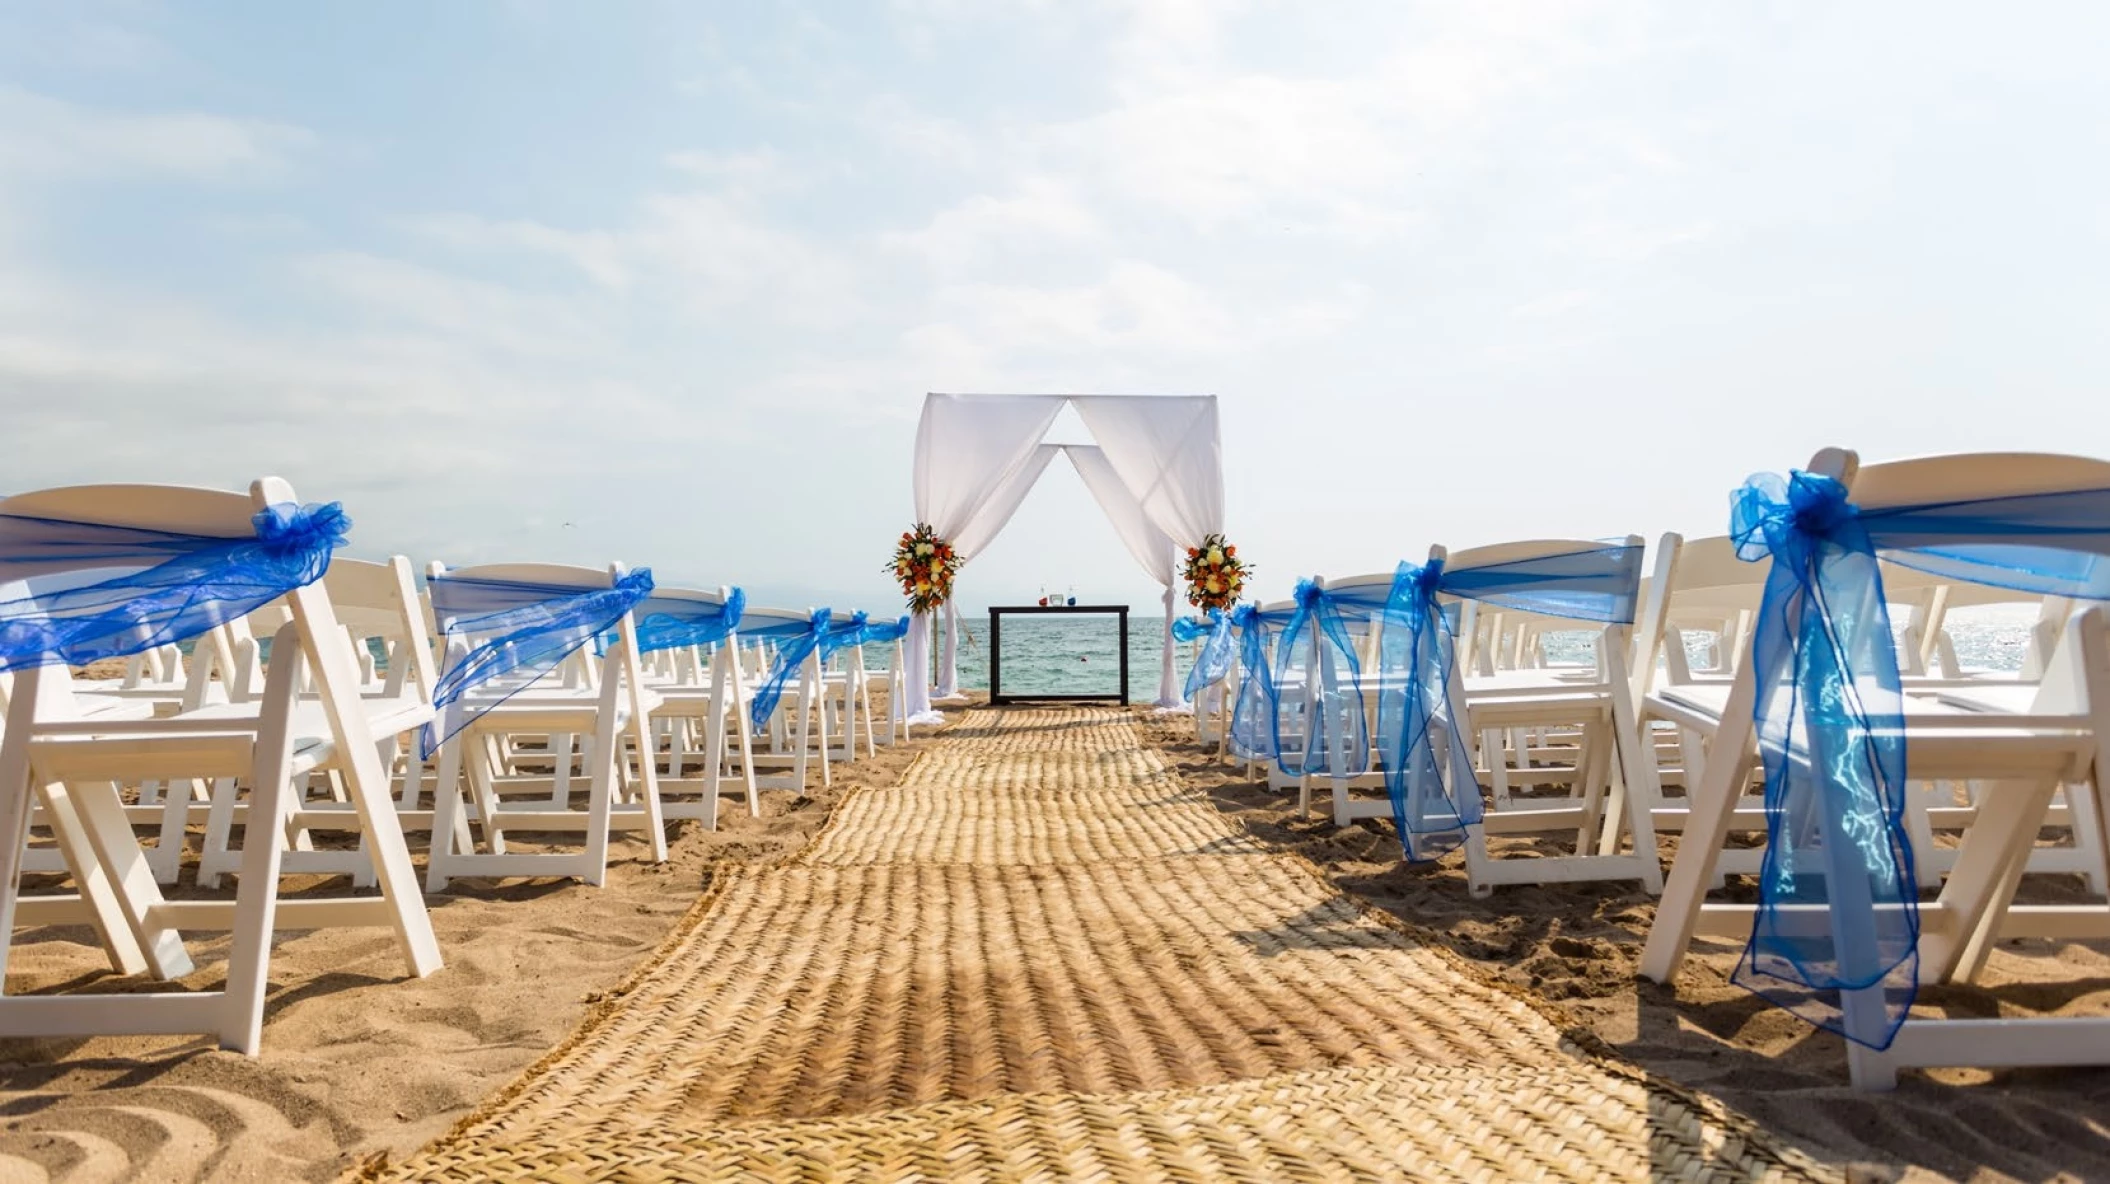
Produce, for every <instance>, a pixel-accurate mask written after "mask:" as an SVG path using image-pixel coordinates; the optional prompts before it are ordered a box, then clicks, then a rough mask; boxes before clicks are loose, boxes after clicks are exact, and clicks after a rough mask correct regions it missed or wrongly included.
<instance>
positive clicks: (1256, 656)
mask: <svg viewBox="0 0 2110 1184" xmlns="http://www.w3.org/2000/svg"><path fill="white" fill-rule="evenodd" d="M1289 618H1290V614H1289V613H1287V612H1282V611H1275V612H1264V611H1262V610H1261V608H1260V606H1259V605H1257V604H1241V605H1239V606H1238V607H1237V608H1234V609H1232V610H1231V626H1232V627H1233V628H1234V629H1236V630H1237V631H1238V667H1239V671H1240V673H1239V683H1238V702H1237V703H1235V704H1233V705H1232V708H1231V740H1230V747H1231V751H1232V753H1233V754H1235V755H1237V756H1238V757H1239V758H1241V759H1243V760H1249V761H1266V760H1273V759H1275V685H1274V679H1273V678H1272V677H1271V676H1270V675H1269V673H1268V660H1267V655H1268V639H1269V638H1270V637H1271V636H1273V634H1274V632H1275V631H1276V630H1277V629H1280V628H1281V627H1282V626H1283V625H1285V624H1287V623H1288V622H1289Z"/></svg>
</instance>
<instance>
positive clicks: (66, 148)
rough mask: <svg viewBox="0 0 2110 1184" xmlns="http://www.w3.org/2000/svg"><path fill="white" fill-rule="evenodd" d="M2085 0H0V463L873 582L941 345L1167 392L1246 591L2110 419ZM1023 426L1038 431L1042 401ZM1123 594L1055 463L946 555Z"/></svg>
mask: <svg viewBox="0 0 2110 1184" xmlns="http://www.w3.org/2000/svg"><path fill="white" fill-rule="evenodd" d="M2105 44H2110V6H2106V5H2103V4H2100V3H2093V2H2080V3H2066V4H2061V3H2048V2H2047V3H2023V4H2014V5H2000V6H1987V5H1983V4H1968V3H1946V2H1933V3H1929V2H1925V0H1922V2H1916V3H1875V2H1870V3H1845V4H1841V3H1835V2H1829V0H1827V2H1811V3H1799V2H1776V3H1710V4H1691V3H1684V2H1665V3H1658V4H1624V3H1619V4H1614V3H1596V2H1592V0H1559V2H1551V0H1549V2H1547V3H1541V4H1520V3H1509V2H1503V0H1474V2H1472V3H1440V4H1436V3H1430V4H1424V3H1410V2H1406V0H1376V2H1370V3H1360V2H1356V0H1326V2H1324V3H1317V4H1314V3H1310V2H1309V0H1305V2H1303V3H1260V2H1252V3H1241V2H1238V0H864V2H862V3H841V4H810V5H802V4H795V3H770V4H750V3H703V2H700V0H698V2H688V3H663V4H655V3H643V2H621V3H617V2H611V3H605V4H577V3H562V2H556V0H551V2H548V3H533V2H524V0H523V2H514V3H496V2H484V3H476V2H471V0H459V2H455V3H447V4H432V3H427V2H424V0H418V2H415V3H412V2H407V0H398V2H386V0H382V2H364V3H357V4H354V3H349V2H335V3H314V4H278V3H269V2H264V0H256V2H251V3H232V2H220V0H192V2H185V3H181V4H178V3H173V2H172V3H166V4H164V3H155V2H152V0H126V2H113V3H96V2H93V0H82V2H79V3H68V4H59V3H32V2H26V0H0V425H4V433H5V434H4V436H0V440H4V451H0V458H4V464H0V491H6V492H14V491H20V490H26V489H35V488H41V487H45V486H51V485H63V484H78V483H83V482H94V481H113V480H122V481H149V482H175V483H187V484H204V485H215V486H223V487H239V486H243V485H246V483H247V482H248V481H249V480H250V479H252V478H254V477H256V476H259V475H262V474H265V473H277V474H279V475H282V476H284V477H286V478H288V479H289V480H291V481H292V482H293V483H294V485H295V487H296V488H297V489H298V490H299V491H300V492H301V494H302V495H303V496H304V497H306V498H310V499H315V500H341V501H342V502H344V504H345V506H346V509H347V511H348V512H349V513H350V514H351V516H352V518H353V519H354V521H355V523H356V526H355V529H354V532H353V544H352V548H351V549H352V551H353V552H354V553H359V554H366V555H382V554H388V553H395V552H400V553H404V554H407V555H410V556H411V557H412V558H413V559H414V560H416V561H417V562H418V563H419V564H420V565H421V566H422V565H423V563H425V562H426V561H428V560H432V559H439V560H444V561H446V562H448V563H450V564H458V563H471V562H488V561H504V560H551V561H570V562H584V563H602V562H606V561H609V560H614V559H620V560H622V561H624V562H627V563H629V564H631V565H633V566H649V567H651V568H653V569H654V571H655V572H656V573H657V575H658V577H659V578H660V580H661V581H662V582H669V583H684V584H699V585H706V586H709V585H716V584H721V583H732V584H739V585H742V586H744V587H745V588H747V589H748V591H749V595H750V598H751V602H752V603H758V604H759V603H776V604H787V605H792V606H806V605H813V604H829V605H832V606H833V607H836V608H839V609H840V608H852V607H856V608H866V609H869V610H872V611H874V612H875V613H883V612H892V611H895V609H896V608H897V606H898V604H899V595H898V592H896V591H893V590H891V589H890V588H889V585H888V581H887V579H886V577H885V576H884V575H883V574H882V572H881V568H882V565H883V564H884V563H885V561H886V559H887V555H888V552H889V549H890V547H891V545H892V543H893V541H894V539H895V538H896V537H898V534H899V532H900V531H901V530H902V529H904V528H905V527H906V526H907V525H908V523H909V521H910V519H911V518H912V517H913V504H912V498H911V473H910V466H911V459H912V452H913V442H914V437H915V426H916V416H917V413H918V411H919V408H920V405H921V401H922V396H923V394H924V392H926V391H952V392H1029V391H1030V392H1078V393H1130V394H1213V395H1216V396H1218V398H1219V400H1220V402H1221V409H1222V421H1223V433H1224V439H1223V445H1224V462H1225V470H1226V471H1225V480H1226V487H1227V495H1226V499H1227V522H1228V527H1229V533H1230V535H1231V537H1232V540H1233V541H1234V542H1236V543H1238V544H1239V548H1240V553H1241V555H1243V556H1245V557H1246V558H1248V559H1249V560H1250V561H1251V562H1253V563H1254V564H1255V565H1256V567H1257V572H1256V575H1255V579H1254V584H1253V587H1252V590H1253V591H1254V592H1255V593H1257V594H1259V595H1261V596H1263V597H1266V598H1270V599H1273V598H1276V597H1280V596H1283V595H1286V594H1287V593H1288V591H1289V589H1290V587H1291V586H1292V585H1293V583H1294V582H1295V580H1296V579H1297V578H1298V577H1300V576H1305V575H1312V574H1335V575H1341V574H1349V573H1353V572H1365V571H1372V570H1385V569H1389V568H1390V567H1392V566H1393V565H1394V564H1395V563H1396V562H1397V561H1398V560H1400V559H1402V558H1416V559H1418V558H1419V557H1420V556H1421V555H1423V554H1424V553H1425V552H1426V550H1427V547H1428V546H1429V544H1431V543H1443V544H1446V545H1448V546H1451V547H1452V548H1454V549H1456V548H1461V547H1466V546H1472V545H1477V544H1481V543H1489V542H1496V541H1502V540H1505V539H1513V538H1524V537H1578V538H1602V537H1612V536H1622V535H1626V534H1629V533H1634V534H1641V535H1645V536H1649V537H1650V538H1653V537H1655V536H1656V535H1658V534H1660V533H1661V532H1663V531H1666V530H1678V531H1682V532H1684V533H1686V534H1688V535H1694V536H1698V535H1712V534H1719V533H1721V532H1722V530H1723V529H1724V527H1725V519H1726V513H1725V511H1726V506H1727V494H1728V492H1729V491H1730V490H1731V489H1732V488H1734V487H1735V486H1736V485H1737V484H1739V483H1740V482H1741V481H1742V479H1743V478H1744V477H1745V476H1746V475H1747V474H1749V473H1752V472H1755V471H1761V470H1774V471H1779V470H1784V469H1786V468H1788V467H1791V466H1795V465H1798V464H1800V463H1802V462H1804V461H1805V460H1807V459H1808V457H1809V455H1810V454H1811V453H1812V452H1813V451H1815V450H1816V449H1817V448H1819V447H1822V446H1825V445H1842V446H1847V447H1853V448H1856V449H1858V450H1860V452H1861V453H1862V455H1863V456H1864V457H1865V458H1868V459H1882V458H1889V457H1896V456H1904V455H1913V454H1920V453H1928V452H1945V451H1963V450H1982V449H1995V448H2014V449H2026V450H2039V451H2063V452H2074V453H2084V454H2091V455H2097V456H2110V399H2106V394H2110V381H2106V380H2110V356H2106V350H2105V348H2104V345H2105V342H2110V120H2106V119H2105V118H2104V112H2105V111H2110V71H2104V70H2102V69H2101V68H2100V52H2101V47H2102V46H2103V45H2105ZM1054 438H1055V439H1058V440H1074V441H1078V442H1082V441H1083V440H1084V439H1085V438H1086V436H1085V433H1084V431H1083V429H1082V428H1081V426H1079V425H1078V424H1077V423H1076V422H1075V421H1074V419H1073V418H1071V417H1068V416H1066V417H1065V419H1064V421H1062V422H1061V423H1060V424H1058V427H1057V429H1056V435H1055V437H1054ZM1043 585H1047V586H1051V587H1060V588H1062V589H1064V590H1067V589H1068V588H1070V587H1072V586H1074V587H1076V588H1077V590H1078V594H1079V598H1080V599H1082V600H1092V601H1101V602H1107V601H1111V602H1129V603H1133V604H1136V605H1137V606H1138V607H1139V610H1140V609H1141V608H1143V607H1144V606H1150V605H1154V604H1155V603H1156V589H1155V586H1154V585H1153V584H1151V582H1150V581H1149V580H1148V579H1147V577H1145V576H1144V575H1143V573H1142V572H1141V570H1140V569H1139V568H1137V567H1136V566H1135V564H1134V563H1133V561H1132V560H1131V559H1130V558H1129V557H1128V555H1127V553H1126V552H1125V551H1124V550H1123V549H1122V547H1121V545H1120V543H1119V542H1118V540H1117V539H1116V538H1115V536H1114V535H1113V532H1112V530H1111V529H1110V528H1109V527H1107V526H1106V524H1105V523H1104V521H1103V520H1102V519H1101V517H1100V516H1099V514H1098V511H1097V510H1096V508H1095V507H1094V506H1093V504H1092V502H1091V501H1090V498H1089V496H1088V495H1087V494H1086V493H1085V492H1084V490H1083V487H1082V485H1081V484H1080V483H1079V482H1078V480H1077V478H1076V477H1075V476H1074V474H1072V473H1071V472H1070V471H1069V470H1068V469H1067V468H1066V466H1065V465H1064V464H1063V463H1062V462H1059V461H1058V462H1057V463H1056V464H1055V465H1053V466H1051V468H1050V470H1049V475H1048V477H1047V478H1045V479H1044V481H1043V483H1042V486H1041V487H1040V488H1039V489H1037V490H1036V491H1035V493H1034V494H1033V495H1032V497H1031V498H1030V499H1029V500H1028V501H1027V503H1026V504H1025V506H1024V507H1023V508H1022V509H1021V510H1020V512H1019V514H1018V516H1017V518H1016V519H1014V520H1013V522H1012V524H1011V526H1010V528H1009V529H1008V530H1007V531H1006V532H1005V533H1004V534H1003V535H1002V536H1001V537H1000V538H999V539H998V540H997V541H996V542H995V543H993V544H992V545H991V546H990V547H989V549H988V550H987V551H986V552H985V553H984V554H982V555H981V556H978V557H977V558H976V559H975V561H974V563H973V564H972V565H970V566H969V568H968V569H967V570H966V571H965V572H964V573H963V574H962V577H961V582H960V596H961V600H962V602H963V604H965V605H966V606H969V607H971V608H974V607H979V606H981V605H983V604H987V603H992V602H994V603H1017V602H1019V601H1021V600H1024V599H1031V598H1032V597H1034V596H1037V595H1038V593H1039V589H1040V588H1041V587H1042V586H1043Z"/></svg>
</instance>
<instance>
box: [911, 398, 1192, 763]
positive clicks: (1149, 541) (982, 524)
mask: <svg viewBox="0 0 2110 1184" xmlns="http://www.w3.org/2000/svg"><path fill="white" fill-rule="evenodd" d="M1064 403H1073V404H1075V406H1076V408H1077V414H1078V417H1079V418H1080V419H1082V420H1083V421H1084V425H1085V427H1086V428H1087V429H1088V430H1089V431H1090V432H1091V434H1092V438H1093V439H1094V440H1095V441H1097V446H1096V447H1090V446H1085V445H1071V446H1068V448H1067V450H1068V452H1069V454H1070V460H1071V463H1072V464H1073V465H1074V466H1075V467H1076V469H1077V474H1078V476H1079V477H1080V478H1082V479H1083V481H1084V484H1085V487H1086V488H1087V489H1089V490H1091V492H1092V497H1093V499H1094V500H1095V501H1097V502H1098V503H1099V507H1100V509H1102V510H1104V511H1105V512H1106V516H1107V518H1108V519H1109V520H1111V521H1112V522H1113V524H1114V529H1115V531H1116V532H1117V533H1118V534H1119V535H1120V537H1121V542H1122V545H1124V546H1126V547H1127V548H1128V551H1129V553H1130V554H1131V555H1133V556H1135V558H1136V561H1137V562H1138V563H1140V564H1142V565H1143V570H1145V571H1147V572H1149V573H1150V576H1151V578H1152V579H1154V580H1157V581H1158V582H1160V583H1161V584H1163V585H1164V586H1165V597H1164V606H1165V636H1164V644H1163V647H1162V650H1161V654H1162V657H1163V664H1162V666H1161V671H1162V672H1161V674H1160V676H1159V679H1158V695H1157V703H1158V706H1160V707H1168V708H1176V707H1182V706H1184V705H1185V704H1184V698H1183V696H1182V694H1181V688H1180V682H1179V679H1178V678H1177V669H1176V662H1175V659H1176V656H1177V654H1176V651H1175V650H1174V647H1173V640H1172V617H1173V616H1174V612H1175V609H1176V607H1177V599H1176V596H1175V589H1176V586H1177V584H1178V571H1179V557H1180V554H1181V548H1183V547H1186V546H1191V545H1193V544H1195V543H1199V542H1200V541H1201V540H1202V537H1203V536H1204V535H1207V534H1211V533H1214V532H1219V531H1221V530H1222V529H1223V468H1222V465H1223V457H1222V444H1221V441H1220V439H1219V436H1218V429H1217V415H1216V399H1215V397H1214V396H1204V397H1198V398H1161V397H1156V396H1147V395H940V394H933V395H930V396H928V397H927V398H926V399H925V401H924V404H923V421H922V423H921V424H920V425H919V426H918V428H917V432H916V478H915V479H916V519H917V521H919V522H928V523H929V524H930V525H931V527H932V529H934V530H936V531H937V533H938V536H939V537H940V538H943V539H946V540H948V541H950V542H951V543H952V547H953V551H954V553H955V554H956V555H957V556H958V557H959V559H960V561H961V562H962V563H963V564H964V563H966V562H967V561H968V560H971V559H973V558H974V556H975V555H976V553H978V552H979V551H980V550H981V549H982V548H983V547H985V546H987V545H988V544H989V541H990V540H991V539H993V538H995V537H996V535H997V532H998V531H1000V530H1002V529H1003V527H1004V524H1005V523H1007V522H1009V521H1010V520H1011V516H1012V515H1013V514H1014V513H1016V512H1017V510H1018V507H1019V504H1020V503H1021V502H1023V501H1024V500H1025V496H1026V494H1027V492H1028V491H1030V490H1031V489H1032V488H1033V485H1034V483H1035V482H1037V481H1038V480H1039V479H1040V476H1041V474H1042V472H1044V471H1045V470H1046V469H1047V466H1048V462H1049V460H1051V459H1052V458H1053V456H1054V454H1055V452H1056V451H1058V450H1061V449H1063V448H1064V446H1062V445H1053V444H1041V443H1040V440H1041V438H1042V437H1043V436H1045V435H1046V434H1047V431H1048V428H1049V427H1050V426H1052V425H1053V424H1054V422H1055V417H1056V415H1058V414H1059V413H1060V412H1061V411H1062V406H1063V404H1064ZM958 636H959V612H958V609H957V607H956V605H955V604H954V603H950V602H948V603H947V604H946V606H945V632H944V638H943V644H942V647H941V649H940V652H939V655H938V659H939V660H938V687H937V693H938V696H939V697H940V698H949V697H951V696H952V695H953V694H955V693H956V692H957V690H958V687H959V662H958V652H957V642H958ZM930 655H931V621H930V619H929V617H928V616H924V615H919V616H917V617H916V618H915V619H914V620H912V621H911V622H910V623H909V635H908V661H909V664H910V670H911V672H912V673H911V677H910V678H909V679H908V694H907V698H908V703H907V708H906V711H907V714H908V716H909V718H910V720H911V721H912V722H929V721H935V720H937V719H939V718H941V717H939V716H937V715H936V714H935V713H933V712H932V711H931V688H930V685H929V680H928V679H927V678H925V677H923V672H925V671H928V670H929V669H930Z"/></svg>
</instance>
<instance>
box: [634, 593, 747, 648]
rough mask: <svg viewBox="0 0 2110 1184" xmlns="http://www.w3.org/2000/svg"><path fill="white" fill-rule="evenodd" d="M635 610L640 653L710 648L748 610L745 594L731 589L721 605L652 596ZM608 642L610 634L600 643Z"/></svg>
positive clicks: (732, 631)
mask: <svg viewBox="0 0 2110 1184" xmlns="http://www.w3.org/2000/svg"><path fill="white" fill-rule="evenodd" d="M635 611H636V613H637V648H638V652H640V653H646V654H649V653H652V652H653V651H655V650H668V649H678V648H681V647H683V646H692V645H713V644H715V643H717V642H721V641H724V640H725V639H726V638H727V637H730V636H731V635H732V634H733V633H734V632H735V631H736V630H738V629H739V628H740V617H741V614H743V613H745V612H746V611H747V593H746V592H744V591H742V590H741V589H739V588H734V589H732V590H730V591H728V592H727V593H726V595H725V602H724V603H723V604H712V603H710V602H709V601H704V600H689V599H687V598H685V597H684V598H676V597H671V596H653V597H648V598H647V599H645V600H644V601H642V602H640V603H639V604H638V606H637V608H636V610H635ZM609 640H610V636H609V635H607V634H603V635H602V638H601V641H602V643H603V644H605V643H606V642H608V641H609Z"/></svg>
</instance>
